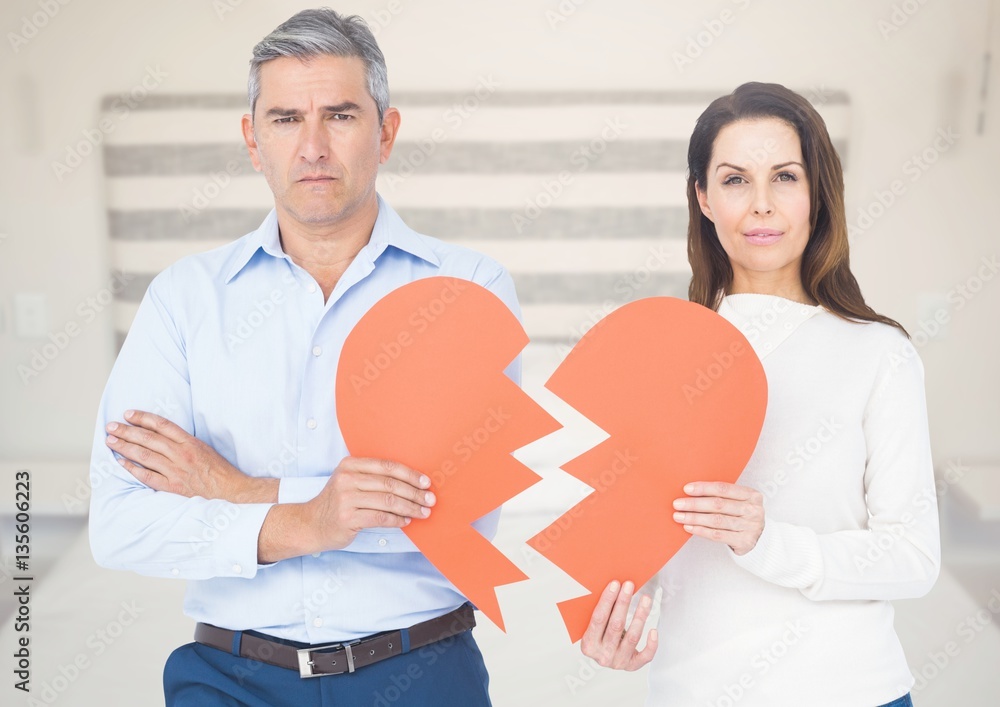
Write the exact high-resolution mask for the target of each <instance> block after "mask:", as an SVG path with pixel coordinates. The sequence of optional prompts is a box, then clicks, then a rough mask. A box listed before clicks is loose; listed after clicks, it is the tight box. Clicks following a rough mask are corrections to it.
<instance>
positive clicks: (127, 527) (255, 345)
mask: <svg viewBox="0 0 1000 707" xmlns="http://www.w3.org/2000/svg"><path fill="white" fill-rule="evenodd" d="M378 201H379V210H378V217H377V219H376V221H375V226H374V229H373V230H372V235H371V239H370V241H369V243H368V244H367V245H366V246H365V247H364V248H362V249H361V251H360V252H359V253H358V255H357V257H355V258H354V260H353V262H351V264H350V266H349V267H348V268H347V270H346V271H345V272H344V274H343V276H342V277H341V278H340V280H339V281H338V282H337V285H336V287H335V288H334V290H333V292H332V294H331V295H330V298H329V300H328V301H327V302H326V303H324V302H323V293H322V291H321V289H320V288H319V286H318V285H317V283H316V281H315V280H314V279H313V278H312V276H310V275H309V273H308V272H306V271H305V270H304V269H302V268H300V267H299V266H297V265H296V264H295V263H293V262H292V260H291V258H289V257H288V256H287V255H286V254H285V253H284V252H283V251H282V249H281V244H280V241H279V238H278V221H277V215H276V212H275V211H271V213H270V214H268V216H267V218H265V219H264V222H263V223H262V224H261V226H260V228H259V229H258V230H256V231H254V232H252V233H249V234H247V235H246V236H244V237H242V238H240V239H239V240H237V241H234V242H233V243H230V244H228V245H225V246H223V247H221V248H217V249H215V250H211V251H209V252H206V253H201V254H198V255H193V256H189V257H186V258H183V259H181V260H180V261H178V262H177V263H175V264H174V265H172V266H171V267H169V268H167V269H166V270H164V271H163V272H162V273H160V274H159V275H157V277H156V278H154V279H153V281H152V283H150V285H149V289H148V290H147V292H146V294H145V297H144V298H143V300H142V303H141V304H140V305H139V309H138V312H137V314H136V316H135V320H134V322H133V323H132V327H131V329H130V331H129V334H128V337H127V339H126V340H125V343H124V345H123V346H122V349H121V352H120V354H119V356H118V359H117V361H116V362H115V365H114V368H113V370H112V372H111V377H110V379H109V381H108V384H107V387H106V388H105V391H104V395H103V397H102V399H101V406H100V410H99V412H98V415H97V427H96V430H95V434H94V449H93V458H92V464H91V484H92V487H93V494H92V496H91V505H90V543H91V549H92V551H93V553H94V557H95V559H96V560H97V562H98V563H99V564H101V565H102V566H104V567H109V568H114V569H127V570H132V571H135V572H138V573H139V574H143V575H149V576H153V577H167V578H177V579H186V580H188V586H187V592H186V595H185V600H184V613H185V614H187V615H188V616H190V617H192V618H193V619H195V620H196V621H204V622H207V623H211V624H214V625H216V626H222V627H225V628H230V629H244V630H245V629H256V630H258V631H262V632H264V633H267V634H270V635H273V636H278V637H281V638H288V639H292V640H297V641H304V642H308V643H329V642H336V641H344V640H352V639H354V638H358V637H361V636H365V635H368V634H371V633H375V632H378V631H386V630H391V629H396V628H401V627H405V626H409V625H412V624H414V623H417V622H420V621H424V620H426V619H430V618H433V617H435V616H438V615H440V614H443V613H445V612H447V611H450V610H451V609H454V608H455V607H457V606H459V605H461V604H462V603H464V602H465V597H463V596H462V594H461V593H460V592H458V590H456V589H455V587H454V586H453V585H452V584H451V583H450V582H449V581H448V580H446V579H445V578H444V577H443V576H442V575H441V574H440V573H439V572H438V571H437V570H436V569H435V568H434V567H433V566H432V565H431V564H430V563H429V562H428V561H427V559H426V558H425V557H424V556H423V555H422V554H421V553H420V552H419V551H417V549H416V547H415V546H414V545H413V543H412V542H410V540H409V538H407V537H406V536H405V535H404V534H403V533H402V531H400V530H398V529H379V528H375V529H367V530H364V531H362V532H361V533H360V534H359V535H358V536H357V538H356V539H355V541H354V542H353V543H352V544H351V545H350V546H348V547H347V548H345V549H344V550H340V551H331V552H324V553H319V554H316V555H309V556H305V557H296V558H291V559H287V560H282V561H280V562H276V563H272V564H267V565H259V564H258V563H257V537H258V534H259V532H260V528H261V526H262V524H263V522H264V517H265V516H266V514H267V512H268V510H269V509H270V507H271V505H272V504H268V503H261V504H232V503H229V502H227V501H223V500H219V499H214V500H209V499H204V498H201V497H195V498H185V497H184V496H179V495H176V494H172V493H165V492H158V491H154V490H153V489H151V488H149V487H147V486H145V485H144V484H142V483H141V482H139V481H138V480H137V479H136V478H135V477H133V476H132V475H131V474H130V473H129V472H128V471H126V470H125V469H124V468H122V467H121V465H119V464H118V463H117V461H116V460H115V456H114V454H113V453H112V451H111V450H110V449H109V448H108V447H107V445H106V444H105V438H106V436H107V433H106V432H105V425H106V424H107V423H109V422H111V421H123V420H124V419H125V418H124V413H125V411H126V410H128V409H137V410H146V411H150V412H154V413H157V414H159V415H162V416H163V417H166V418H168V419H170V420H172V421H173V422H175V423H177V424H178V425H180V426H181V427H182V428H184V429H185V430H187V431H188V432H189V433H191V434H193V435H195V436H196V437H197V438H199V439H201V440H202V441H204V442H205V443H207V444H208V445H210V446H211V447H213V448H214V449H215V450H216V451H218V452H219V453H220V454H221V455H222V456H224V457H226V459H228V460H229V461H230V462H231V463H232V464H233V465H234V466H236V467H237V468H238V469H240V470H241V471H243V472H244V473H246V474H249V475H253V476H267V477H279V478H280V479H281V481H280V482H279V498H278V501H279V503H289V502H303V501H307V500H309V499H310V498H313V497H314V496H316V495H317V494H318V493H319V492H320V490H321V489H322V488H323V486H324V484H326V482H327V480H328V479H329V477H330V475H331V473H332V472H333V470H334V468H335V467H336V466H337V464H338V463H339V462H340V460H341V459H343V458H344V457H345V456H348V450H347V448H346V446H345V445H344V440H343V438H342V436H341V433H340V429H339V426H338V423H337V410H336V408H335V404H334V381H335V379H336V371H337V362H338V358H339V355H340V350H341V347H342V345H343V342H344V339H345V338H346V337H347V335H348V333H349V332H350V331H351V329H352V328H353V327H354V325H355V323H357V321H358V320H359V319H360V318H361V316H362V315H363V314H364V313H365V312H366V311H368V309H369V308H370V307H371V306H372V305H373V304H374V303H375V302H377V301H378V300H379V299H380V298H381V297H383V296H384V295H386V294H387V293H389V292H391V291H392V290H394V289H396V288H398V287H400V286H402V285H404V284H406V283H408V282H412V281H414V280H419V279H421V278H425V277H432V276H436V275H442V276H449V277H456V278H462V279H465V280H470V281H472V282H475V283H477V284H480V285H482V286H484V287H486V288H487V289H489V290H490V291H492V292H493V293H494V294H496V295H497V296H498V297H499V298H500V299H501V300H503V302H504V303H505V304H506V305H507V306H508V307H509V308H510V309H511V311H512V312H514V314H515V315H516V316H518V317H520V309H519V307H518V303H517V298H516V295H515V293H514V284H513V281H512V280H511V277H510V275H509V274H508V273H507V271H506V270H504V268H503V267H501V266H500V265H499V264H498V263H496V262H495V261H493V260H491V259H490V258H488V257H486V256H484V255H481V254H479V253H476V252H475V251H472V250H468V249H466V248H461V247H458V246H455V245H451V244H447V243H443V242H441V241H439V240H437V239H434V238H429V237H427V236H424V235H421V234H418V233H416V232H414V231H413V230H411V229H410V228H408V227H407V226H406V224H404V223H403V221H402V220H401V219H400V218H399V216H398V215H397V214H396V212H395V211H393V210H392V208H390V207H389V206H388V205H387V204H386V203H385V202H384V201H383V200H382V198H381V197H379V199H378ZM506 373H507V375H508V376H510V377H511V378H512V379H513V380H514V381H515V382H518V383H519V382H520V358H517V359H515V360H514V361H513V362H512V363H511V365H510V367H508V369H507V371H506ZM498 514H499V512H494V513H492V514H490V515H488V516H486V517H485V518H483V519H480V521H478V522H477V524H476V527H477V528H478V529H479V530H480V532H482V533H483V534H485V535H486V536H487V537H492V536H493V534H494V533H495V531H496V523H497V519H498Z"/></svg>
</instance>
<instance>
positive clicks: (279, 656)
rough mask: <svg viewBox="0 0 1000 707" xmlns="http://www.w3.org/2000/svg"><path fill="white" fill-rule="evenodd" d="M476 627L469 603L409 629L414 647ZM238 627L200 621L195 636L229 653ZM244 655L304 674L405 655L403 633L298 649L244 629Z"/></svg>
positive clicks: (342, 669) (343, 670)
mask: <svg viewBox="0 0 1000 707" xmlns="http://www.w3.org/2000/svg"><path fill="white" fill-rule="evenodd" d="M475 625H476V616H475V613H474V612H473V610H472V607H471V606H469V605H468V604H465V605H463V606H460V607H459V608H457V609H455V610H454V611H450V612H448V613H447V614H444V615H443V616H438V617H437V618H436V619H430V620H429V621H423V622H421V623H419V624H414V625H413V626H410V628H408V629H406V631H407V633H408V638H409V650H416V649H417V648H422V647H423V646H427V645H430V644H431V643H436V642H437V641H441V640H444V639H445V638H450V637H452V636H456V635H458V634H460V633H463V632H464V631H468V630H469V629H471V628H472V627H473V626H475ZM235 636H236V632H235V631H230V630H229V629H226V628H219V627H218V626H212V625H211V624H203V623H199V624H198V625H197V626H195V629H194V640H195V641H197V642H198V643H202V644H204V645H206V646H211V647H212V648H218V649H219V650H220V651H225V652H227V653H230V654H231V653H232V652H233V648H234V645H233V639H234V638H235ZM239 650H240V657H241V658H250V659H252V660H257V661H260V662H262V663H268V664H269V665H276V666H278V667H279V668H288V669H289V670H297V671H298V673H299V676H300V677H303V678H312V677H319V676H320V675H340V674H341V673H353V672H354V671H355V670H357V669H358V668H363V667H365V666H367V665H371V664H372V663H377V662H379V661H380V660H385V659H386V658H392V657H393V656H397V655H401V654H402V653H403V632H402V631H387V632H385V633H377V634H375V635H373V636H368V637H367V638H359V639H357V640H356V641H348V642H346V643H329V644H326V645H320V646H306V647H305V648H295V647H294V646H290V645H288V644H287V643H279V642H278V641H274V640H268V639H266V638H261V637H260V636H254V635H251V634H249V633H246V632H244V633H243V635H242V636H241V637H240V648H239Z"/></svg>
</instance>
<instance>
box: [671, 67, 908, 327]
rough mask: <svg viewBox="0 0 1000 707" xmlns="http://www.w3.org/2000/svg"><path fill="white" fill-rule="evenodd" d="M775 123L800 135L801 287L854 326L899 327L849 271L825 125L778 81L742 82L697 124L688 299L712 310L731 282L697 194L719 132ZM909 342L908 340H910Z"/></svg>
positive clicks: (840, 185) (837, 179)
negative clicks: (805, 188)
mask: <svg viewBox="0 0 1000 707" xmlns="http://www.w3.org/2000/svg"><path fill="white" fill-rule="evenodd" d="M762 118H776V119H778V120H781V121H784V122H785V123H788V124H789V125H790V126H792V128H794V129H795V132H796V133H797V134H798V136H799V141H800V143H801V145H802V158H803V161H804V162H805V170H806V177H807V178H808V180H809V185H810V189H809V222H810V223H809V241H808V243H806V249H805V252H804V253H803V256H802V272H801V275H802V287H803V288H804V289H805V291H806V294H807V295H809V297H811V298H812V299H813V300H815V301H816V302H818V303H819V304H821V305H822V306H823V307H824V308H826V309H828V310H829V311H831V312H833V313H834V314H836V315H838V316H840V317H842V318H844V319H847V320H853V321H867V322H881V323H883V324H888V325H889V326H894V327H897V328H898V329H900V330H901V331H902V332H903V333H904V334H906V330H905V329H903V327H902V325H900V324H899V322H897V321H895V320H893V319H889V317H886V316H883V315H881V314H879V313H878V312H876V311H875V310H874V309H872V308H871V307H869V306H868V305H867V304H865V299H864V297H862V296H861V288H860V287H858V281H857V280H856V279H855V278H854V275H853V274H852V273H851V267H850V254H849V248H848V240H847V215H846V213H845V211H844V172H843V168H842V167H841V165H840V157H839V156H838V155H837V151H836V149H834V147H833V142H832V141H831V140H830V134H829V133H828V132H827V129H826V123H824V122H823V118H822V117H821V116H820V114H819V113H818V112H817V111H816V109H815V108H813V106H812V104H810V103H809V101H807V100H806V99H805V98H803V97H802V96H800V95H799V94H797V93H795V92H794V91H790V90H788V89H787V88H785V87H784V86H781V85H779V84H774V83H745V84H743V85H742V86H740V87H739V88H737V89H736V90H735V91H733V92H732V93H731V94H730V95H728V96H722V97H721V98H717V99H716V100H714V101H712V103H711V105H709V106H708V108H706V109H705V112H704V113H702V114H701V116H700V117H699V118H698V122H697V123H696V124H695V128H694V133H693V134H692V135H691V143H690V144H689V145H688V184H687V195H688V211H689V218H688V241H687V244H688V261H689V262H690V263H691V271H692V273H693V276H692V278H691V285H690V287H689V288H688V299H690V300H691V301H692V302H697V303H698V304H701V305H704V306H706V307H709V308H711V309H718V308H719V304H720V303H721V301H722V297H724V296H725V295H726V294H727V293H728V292H729V289H730V287H731V286H732V284H733V269H732V266H731V265H730V264H729V257H728V256H727V255H726V251H725V250H723V248H722V244H721V243H720V242H719V237H718V234H717V233H716V231H715V224H714V223H712V222H711V221H710V220H709V219H708V218H707V217H706V216H705V214H703V213H702V212H701V207H700V206H699V204H698V193H697V188H701V190H702V191H705V190H706V189H707V186H708V183H707V177H706V175H707V173H708V167H709V163H710V162H711V159H712V147H713V146H714V144H715V138H716V137H717V136H718V134H719V132H720V131H721V130H722V129H723V128H724V127H726V126H727V125H729V124H730V123H734V122H737V121H741V120H759V119H762ZM907 336H909V335H908V334H907Z"/></svg>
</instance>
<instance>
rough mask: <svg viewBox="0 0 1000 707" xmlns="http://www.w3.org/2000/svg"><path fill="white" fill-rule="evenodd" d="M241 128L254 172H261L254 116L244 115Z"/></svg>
mask: <svg viewBox="0 0 1000 707" xmlns="http://www.w3.org/2000/svg"><path fill="white" fill-rule="evenodd" d="M240 127H241V128H242V129H243V141H244V142H245V143H246V144H247V151H249V153H250V163H251V164H252V165H253V168H254V170H256V171H258V172H259V171H261V167H260V150H259V149H258V147H257V136H256V135H255V134H254V131H253V116H251V115H250V114H249V113H247V114H246V115H244V116H243V120H242V121H241V122H240Z"/></svg>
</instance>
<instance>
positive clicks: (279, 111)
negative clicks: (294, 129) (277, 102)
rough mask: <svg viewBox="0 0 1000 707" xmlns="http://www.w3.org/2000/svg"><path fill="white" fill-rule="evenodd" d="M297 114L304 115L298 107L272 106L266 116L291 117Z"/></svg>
mask: <svg viewBox="0 0 1000 707" xmlns="http://www.w3.org/2000/svg"><path fill="white" fill-rule="evenodd" d="M296 115H302V111H300V110H298V109H297V108H270V109H268V111H267V113H265V114H264V117H265V118H274V117H277V118H291V117H293V116H296Z"/></svg>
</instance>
